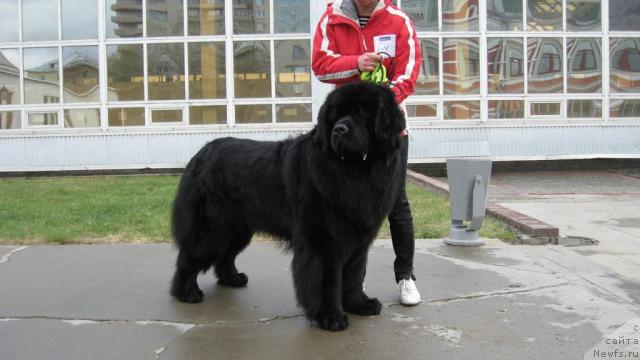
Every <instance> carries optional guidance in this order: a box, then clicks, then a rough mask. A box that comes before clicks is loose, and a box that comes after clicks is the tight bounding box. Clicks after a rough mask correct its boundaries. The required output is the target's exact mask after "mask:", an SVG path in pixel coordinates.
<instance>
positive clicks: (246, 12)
mask: <svg viewBox="0 0 640 360" xmlns="http://www.w3.org/2000/svg"><path fill="white" fill-rule="evenodd" d="M233 33H234V34H267V33H269V1H260V2H258V1H246V0H245V1H234V2H233Z"/></svg>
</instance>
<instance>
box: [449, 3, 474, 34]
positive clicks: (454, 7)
mask: <svg viewBox="0 0 640 360" xmlns="http://www.w3.org/2000/svg"><path fill="white" fill-rule="evenodd" d="M442 30H443V31H478V0H442Z"/></svg>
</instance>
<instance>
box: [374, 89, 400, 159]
mask: <svg viewBox="0 0 640 360" xmlns="http://www.w3.org/2000/svg"><path fill="white" fill-rule="evenodd" d="M380 89H381V91H380V92H379V96H378V99H377V100H378V108H377V113H376V120H375V125H374V126H375V128H374V131H375V134H376V139H377V142H378V147H379V151H380V152H381V153H383V154H389V153H391V152H393V151H395V150H396V149H398V148H399V147H400V133H401V132H402V130H404V129H405V127H406V123H405V118H404V115H402V112H401V111H400V108H399V107H398V104H397V103H396V100H395V96H394V95H393V92H392V91H391V90H390V89H389V88H386V87H380Z"/></svg>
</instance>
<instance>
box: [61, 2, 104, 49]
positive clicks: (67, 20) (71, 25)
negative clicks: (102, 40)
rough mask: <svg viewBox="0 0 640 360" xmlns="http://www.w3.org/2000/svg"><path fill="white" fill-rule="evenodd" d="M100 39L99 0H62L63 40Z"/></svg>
mask: <svg viewBox="0 0 640 360" xmlns="http://www.w3.org/2000/svg"><path fill="white" fill-rule="evenodd" d="M97 38H98V0H62V40H76V39H97Z"/></svg>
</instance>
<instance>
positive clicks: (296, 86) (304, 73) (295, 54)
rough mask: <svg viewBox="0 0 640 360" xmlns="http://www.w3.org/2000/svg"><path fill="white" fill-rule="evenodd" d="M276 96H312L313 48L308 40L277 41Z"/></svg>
mask: <svg viewBox="0 0 640 360" xmlns="http://www.w3.org/2000/svg"><path fill="white" fill-rule="evenodd" d="M275 63H276V64H275V65H276V66H275V69H276V96H278V97H297V96H311V50H310V46H309V41H308V40H284V41H276V42H275Z"/></svg>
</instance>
